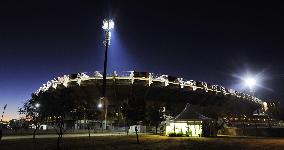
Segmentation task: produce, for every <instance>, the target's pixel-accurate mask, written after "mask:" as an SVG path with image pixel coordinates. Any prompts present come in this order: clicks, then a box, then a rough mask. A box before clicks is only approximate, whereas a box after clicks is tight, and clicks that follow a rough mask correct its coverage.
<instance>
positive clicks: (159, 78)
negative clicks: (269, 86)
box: [35, 71, 264, 107]
mask: <svg viewBox="0 0 284 150" xmlns="http://www.w3.org/2000/svg"><path fill="white" fill-rule="evenodd" d="M149 74H151V75H149V78H142V77H141V78H140V77H134V76H133V71H127V72H122V73H117V72H116V73H115V76H108V78H107V80H111V79H115V80H128V81H132V82H130V84H134V79H135V80H139V81H146V82H151V83H152V82H155V83H162V84H161V85H162V86H164V87H167V86H168V85H169V84H170V82H169V81H168V80H167V75H156V74H153V73H149ZM102 78H103V76H102V74H101V73H100V72H99V71H95V72H94V74H92V75H87V74H86V73H84V74H82V73H81V75H80V73H79V74H78V76H77V78H74V79H70V78H69V75H64V76H62V77H58V78H54V79H52V80H50V81H49V82H51V84H43V86H42V87H40V88H39V89H38V90H37V91H36V92H35V94H36V95H38V94H39V93H41V92H46V91H48V90H49V89H50V88H54V89H57V88H58V87H62V86H59V85H64V87H68V86H69V85H70V83H71V82H77V84H78V81H79V80H81V84H82V83H83V84H84V83H85V82H88V81H97V80H102ZM148 80H149V81H148ZM243 81H245V80H243ZM179 82H180V84H181V81H179ZM182 83H183V87H184V88H185V90H188V89H192V90H193V91H195V90H196V89H197V88H198V89H200V90H204V91H205V92H206V91H208V92H216V93H220V94H223V95H231V96H234V97H237V98H244V99H246V100H248V101H251V102H254V103H258V104H261V105H262V104H263V102H264V101H263V100H261V99H259V98H257V97H255V96H252V95H249V94H242V93H241V92H238V91H235V90H233V89H226V88H224V87H222V86H219V85H209V84H207V83H206V82H204V83H203V84H201V85H202V86H197V84H196V83H197V81H194V80H182ZM201 83H202V82H201ZM148 85H149V86H152V84H148ZM206 85H207V87H206ZM256 85H257V83H255V86H256ZM70 86H71V85H70ZM177 88H181V86H179V87H177ZM102 104H103V105H104V103H103V101H102ZM103 105H102V107H103Z"/></svg>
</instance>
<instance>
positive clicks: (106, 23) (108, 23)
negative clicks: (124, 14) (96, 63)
mask: <svg viewBox="0 0 284 150" xmlns="http://www.w3.org/2000/svg"><path fill="white" fill-rule="evenodd" d="M102 28H103V29H104V31H105V40H104V42H103V43H104V45H105V59H104V72H103V93H102V98H103V99H104V106H105V129H106V127H107V125H106V124H107V98H106V70H107V54H108V48H109V46H110V39H111V30H112V29H113V28H114V22H113V20H112V19H105V20H103V26H102Z"/></svg>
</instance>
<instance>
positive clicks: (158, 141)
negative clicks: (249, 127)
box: [0, 135, 284, 150]
mask: <svg viewBox="0 0 284 150" xmlns="http://www.w3.org/2000/svg"><path fill="white" fill-rule="evenodd" d="M20 149H22V150H49V149H54V150H55V149H56V138H49V139H36V140H35V141H33V140H32V139H20V140H4V141H1V143H0V150H20ZM61 149H63V150H91V149H97V150H122V149H125V150H152V149H162V150H167V149H168V150H185V149H190V150H196V149H198V150H199V149H210V150H212V149H216V150H256V149H257V150H264V149H267V150H273V149H278V150H284V139H281V138H252V137H217V138H189V137H166V136H155V135H144V136H140V144H136V137H135V136H106V137H91V138H90V139H89V138H88V137H77V138H63V141H62V144H61Z"/></svg>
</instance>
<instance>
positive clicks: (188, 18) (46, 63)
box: [0, 0, 284, 119]
mask: <svg viewBox="0 0 284 150" xmlns="http://www.w3.org/2000/svg"><path fill="white" fill-rule="evenodd" d="M283 8H284V6H283V5H281V4H277V3H270V4H269V3H268V1H266V3H260V1H258V2H257V3H247V2H246V3H240V2H239V3H217V2H213V1H210V2H206V1H202V2H200V3H197V2H194V3H193V2H181V1H171V3H170V2H166V1H163V2H155V3H154V2H151V1H143V2H136V1H133V2H127V1H119V0H117V1H107V0H106V1H93V2H86V1H68V2H64V1H60V2H59V1H49V2H47V1H35V2H26V1H21V2H18V3H16V2H8V1H7V2H2V1H1V2H0V107H1V109H0V110H1V111H2V108H3V106H4V105H5V104H6V103H7V104H8V107H7V114H6V117H7V118H17V117H18V114H17V109H18V107H21V106H22V104H23V102H24V101H25V100H27V99H28V98H30V95H31V93H32V92H34V91H36V90H37V89H38V88H39V87H40V86H41V85H42V84H43V83H46V82H47V81H48V80H50V79H52V78H54V77H57V76H61V75H64V74H71V73H78V72H93V71H95V70H103V53H104V45H103V43H102V41H103V37H104V33H103V31H102V28H101V26H102V21H103V19H104V18H107V17H110V18H113V19H114V21H115V30H114V31H113V33H112V39H111V44H112V45H111V47H110V51H109V66H108V71H109V72H111V71H113V70H118V71H129V70H137V71H147V72H153V73H159V74H169V75H173V76H178V77H183V78H185V79H194V80H200V81H206V82H208V83H210V84H219V85H223V86H225V87H227V88H234V89H236V90H240V91H247V89H245V88H244V87H243V86H242V81H241V79H239V77H243V76H246V75H251V76H254V75H257V77H258V79H259V81H258V84H259V85H258V87H257V88H256V95H257V96H259V97H261V98H264V99H274V100H279V101H281V100H282V104H283V103H284V100H283V98H284V94H283V92H284V87H283V83H284V58H283V56H284V54H283V52H284V51H283V50H284V49H283V48H284V21H283V17H284V11H283V10H284V9H283ZM7 118H6V119H7Z"/></svg>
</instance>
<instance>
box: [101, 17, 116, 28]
mask: <svg viewBox="0 0 284 150" xmlns="http://www.w3.org/2000/svg"><path fill="white" fill-rule="evenodd" d="M102 28H103V29H104V30H111V29H113V28H114V22H113V20H112V19H105V20H104V21H103V26H102Z"/></svg>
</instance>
